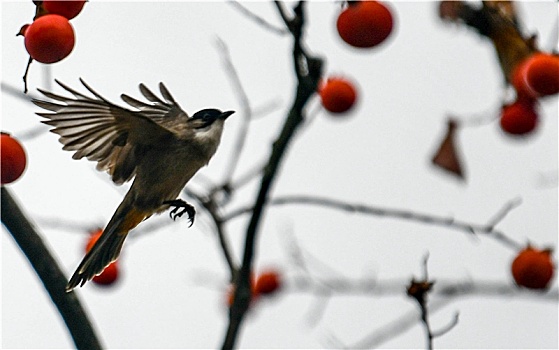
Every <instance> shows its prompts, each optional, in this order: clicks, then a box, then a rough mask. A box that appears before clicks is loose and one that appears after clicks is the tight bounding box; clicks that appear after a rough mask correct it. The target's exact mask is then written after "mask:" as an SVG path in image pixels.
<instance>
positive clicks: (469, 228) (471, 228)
mask: <svg viewBox="0 0 559 350" xmlns="http://www.w3.org/2000/svg"><path fill="white" fill-rule="evenodd" d="M519 203H520V201H519V199H514V200H512V201H509V202H507V203H506V204H505V206H504V207H503V208H502V209H500V210H499V212H498V213H497V214H496V215H495V216H494V217H493V218H492V219H491V220H490V222H489V224H481V225H480V224H472V223H468V222H464V221H459V220H455V219H454V218H451V217H440V216H435V215H430V214H423V213H416V212H413V211H408V210H402V209H388V208H380V207H375V206H371V205H365V204H352V203H348V202H344V201H341V200H337V199H332V198H327V197H320V196H306V195H292V196H281V197H276V198H273V199H271V200H270V201H269V203H268V204H269V205H272V206H275V205H295V204H304V205H316V206H323V207H327V208H331V209H336V210H341V211H347V212H350V213H360V214H365V215H373V216H383V217H393V218H398V219H404V220H409V221H417V222H422V223H425V224H429V225H436V226H446V227H450V228H453V229H456V230H461V231H465V232H468V233H473V234H476V233H483V234H486V235H488V236H490V237H493V238H494V239H496V240H498V241H500V242H501V243H503V244H505V245H506V246H508V247H510V248H512V249H514V250H518V249H521V248H522V247H523V244H521V243H518V242H516V241H514V240H512V239H511V238H509V237H507V236H506V235H505V234H504V233H502V232H500V231H498V230H495V225H496V224H497V223H498V222H499V221H500V220H502V219H503V218H504V217H505V216H506V214H507V213H508V212H509V211H511V210H512V209H514V208H516V207H517V206H518V204H519ZM251 211H252V208H249V207H246V208H241V209H238V210H235V211H233V212H231V213H229V214H228V215H225V216H224V217H223V220H224V221H228V220H231V219H233V218H235V217H237V216H239V215H243V214H246V213H250V212H251Z"/></svg>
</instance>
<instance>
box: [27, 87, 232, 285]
mask: <svg viewBox="0 0 559 350" xmlns="http://www.w3.org/2000/svg"><path fill="white" fill-rule="evenodd" d="M80 81H81V82H82V84H83V85H84V86H85V87H86V88H87V90H89V92H91V93H92V94H93V95H94V98H91V97H88V96H86V95H83V94H81V93H79V92H77V91H75V90H73V89H71V88H69V87H68V86H66V85H64V84H62V83H60V82H58V81H57V83H58V84H59V85H60V86H61V87H62V88H64V89H65V90H66V91H68V92H70V93H72V94H73V95H74V97H75V98H68V97H64V96H61V95H57V94H53V93H51V92H47V91H43V90H39V91H40V92H41V93H42V94H44V95H45V96H47V97H49V98H51V99H53V100H56V101H58V102H62V104H58V103H54V102H48V101H41V100H33V102H34V103H35V104H36V105H37V106H39V107H41V108H44V109H46V110H48V111H51V112H52V113H37V114H38V115H40V116H42V117H45V118H47V119H48V120H46V121H43V123H45V124H48V125H51V126H54V128H53V129H52V130H51V131H52V132H54V133H56V134H58V135H60V138H59V141H60V142H61V143H62V144H63V145H64V147H63V149H64V150H69V151H73V152H75V153H74V154H73V156H72V158H74V159H80V158H83V157H85V158H87V159H89V160H91V161H95V162H97V169H98V170H106V171H107V172H108V173H109V174H110V176H111V179H112V181H113V182H115V183H116V184H122V183H124V182H126V181H129V180H130V179H132V178H134V181H133V183H132V186H131V187H130V189H129V190H128V193H127V194H126V195H125V197H124V199H123V200H122V203H121V204H120V205H119V206H118V208H117V210H116V211H115V213H114V215H113V217H112V218H111V220H110V221H109V223H108V224H107V226H106V227H105V229H104V231H103V234H102V235H101V237H100V238H99V239H98V240H97V242H96V243H95V245H94V246H93V247H92V249H91V250H90V251H89V252H88V253H87V254H86V255H85V257H84V258H83V260H82V262H81V263H80V265H79V266H78V268H77V270H76V272H75V273H74V275H73V276H72V277H71V279H70V281H69V282H68V285H67V287H66V291H71V290H72V289H74V288H75V287H76V286H77V285H81V286H83V285H84V284H85V283H86V282H87V281H88V280H90V279H91V278H93V277H94V276H95V275H97V274H99V273H101V272H102V271H103V270H104V268H105V267H106V266H108V265H109V264H110V263H111V262H113V261H114V260H116V259H117V258H118V256H119V254H120V251H121V249H122V245H123V243H124V240H125V238H126V236H127V235H128V232H129V231H130V230H131V229H133V228H134V227H136V226H137V225H138V224H139V223H140V222H142V221H143V220H145V219H147V218H149V217H150V216H151V215H153V214H155V213H160V212H162V211H164V210H166V209H167V208H169V206H173V207H175V209H173V211H172V212H171V215H172V216H173V215H174V217H175V218H176V217H177V216H181V215H182V214H184V213H185V212H186V213H188V215H189V219H190V220H191V221H192V220H193V218H194V208H193V207H192V206H190V205H189V204H187V203H186V202H184V201H181V200H177V199H176V198H177V197H178V195H179V194H180V192H181V190H182V189H183V188H184V186H185V185H186V183H187V182H188V181H189V180H190V179H191V178H192V176H194V174H195V173H196V172H197V171H198V170H199V169H200V168H201V167H203V166H204V165H206V164H208V162H209V160H210V158H211V157H212V156H213V155H214V154H215V152H216V150H217V147H218V145H219V142H220V139H221V134H222V132H223V123H224V121H225V119H226V118H227V117H228V116H229V115H231V114H232V113H233V112H231V111H229V112H221V111H219V110H217V109H204V110H201V111H199V112H197V113H195V114H194V115H193V116H192V117H189V116H188V114H187V113H186V112H185V111H183V110H182V109H181V108H180V106H179V105H178V104H177V102H176V101H175V100H174V98H173V97H172V96H171V94H170V93H169V91H168V90H167V88H166V87H165V86H164V85H163V84H162V83H160V84H159V89H160V91H161V95H162V96H163V98H164V101H163V100H161V99H160V98H159V97H157V96H156V95H155V94H153V93H152V92H151V91H150V90H148V89H147V88H146V87H145V86H144V85H143V84H140V91H141V93H142V95H144V97H145V98H146V99H147V100H148V101H150V102H151V103H145V102H142V101H139V100H136V99H134V98H132V97H130V96H127V95H124V94H123V95H121V98H122V99H123V100H124V101H125V102H126V103H128V104H129V105H130V106H132V107H134V108H135V109H136V110H130V109H127V108H123V107H119V106H117V105H115V104H113V103H111V102H109V101H108V100H106V99H105V98H103V97H102V96H101V95H99V94H98V93H97V92H95V91H94V90H93V89H92V88H91V87H89V86H88V85H87V84H86V83H85V82H84V81H83V80H81V79H80Z"/></svg>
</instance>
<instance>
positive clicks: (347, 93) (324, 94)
mask: <svg viewBox="0 0 559 350" xmlns="http://www.w3.org/2000/svg"><path fill="white" fill-rule="evenodd" d="M318 92H319V95H320V100H321V102H322V106H323V107H324V108H325V109H326V110H327V111H329V112H331V113H334V114H340V113H345V112H347V111H349V110H350V109H351V108H352V107H353V105H354V104H355V101H356V99H357V91H356V89H355V86H354V85H353V83H351V82H350V81H348V80H347V79H344V78H329V79H327V80H326V82H323V83H322V84H321V85H320V87H319V90H318Z"/></svg>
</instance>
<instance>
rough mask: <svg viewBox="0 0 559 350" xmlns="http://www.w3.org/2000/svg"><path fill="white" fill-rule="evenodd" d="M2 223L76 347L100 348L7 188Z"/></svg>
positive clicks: (52, 259) (82, 311) (74, 297)
mask: <svg viewBox="0 0 559 350" xmlns="http://www.w3.org/2000/svg"><path fill="white" fill-rule="evenodd" d="M2 223H3V224H4V226H5V227H6V228H7V229H8V231H9V232H10V233H11V234H12V237H13V238H14V240H15V241H16V242H17V244H18V245H19V247H20V248H21V251H22V252H23V254H25V256H26V257H27V259H28V260H29V262H30V263H31V266H32V267H33V268H34V269H35V271H36V272H37V275H38V276H39V278H40V279H41V282H43V285H44V286H45V289H46V290H47V292H48V293H49V296H50V297H51V299H52V301H53V303H54V304H55V305H56V307H57V308H58V311H59V312H60V315H61V316H62V318H63V319H64V322H65V323H66V326H67V327H68V330H69V331H70V334H71V336H72V338H73V339H74V343H75V344H76V347H77V348H78V349H101V344H100V343H99V340H98V339H97V337H96V335H95V332H94V331H93V327H92V325H91V323H90V322H89V320H88V318H87V315H86V314H85V311H84V309H83V308H82V306H81V304H80V302H79V300H78V297H77V295H76V293H75V292H72V293H66V292H65V288H66V282H67V281H66V277H65V276H64V274H63V273H62V270H61V269H60V267H59V266H58V264H57V262H56V260H55V259H54V257H53V256H52V255H51V254H50V252H49V250H48V249H47V248H46V247H45V244H44V243H43V241H42V239H41V237H40V236H39V235H38V234H37V232H36V231H35V229H34V227H33V225H31V223H30V222H29V220H28V219H27V218H26V217H25V215H24V214H23V212H22V210H21V209H20V208H19V206H18V204H17V203H16V201H15V200H14V199H13V198H12V195H11V194H10V192H9V191H8V189H6V188H4V187H2Z"/></svg>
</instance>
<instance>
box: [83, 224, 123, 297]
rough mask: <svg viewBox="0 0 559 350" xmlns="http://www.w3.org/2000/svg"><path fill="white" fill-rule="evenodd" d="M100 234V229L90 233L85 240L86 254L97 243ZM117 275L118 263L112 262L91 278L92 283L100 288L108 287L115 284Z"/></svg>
mask: <svg viewBox="0 0 559 350" xmlns="http://www.w3.org/2000/svg"><path fill="white" fill-rule="evenodd" d="M102 234H103V230H102V229H97V230H95V231H92V232H91V233H90V236H89V239H88V240H87V244H86V246H85V250H86V253H87V252H89V251H90V250H91V248H93V245H94V244H95V242H97V240H98V239H99V237H101V235H102ZM119 274H120V272H119V267H118V261H113V262H112V263H110V264H109V266H107V267H105V269H104V270H103V272H101V273H100V274H99V275H97V276H95V277H93V279H92V281H93V282H94V283H95V284H98V285H101V286H109V285H111V284H113V283H114V282H116V280H117V279H118V277H119Z"/></svg>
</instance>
